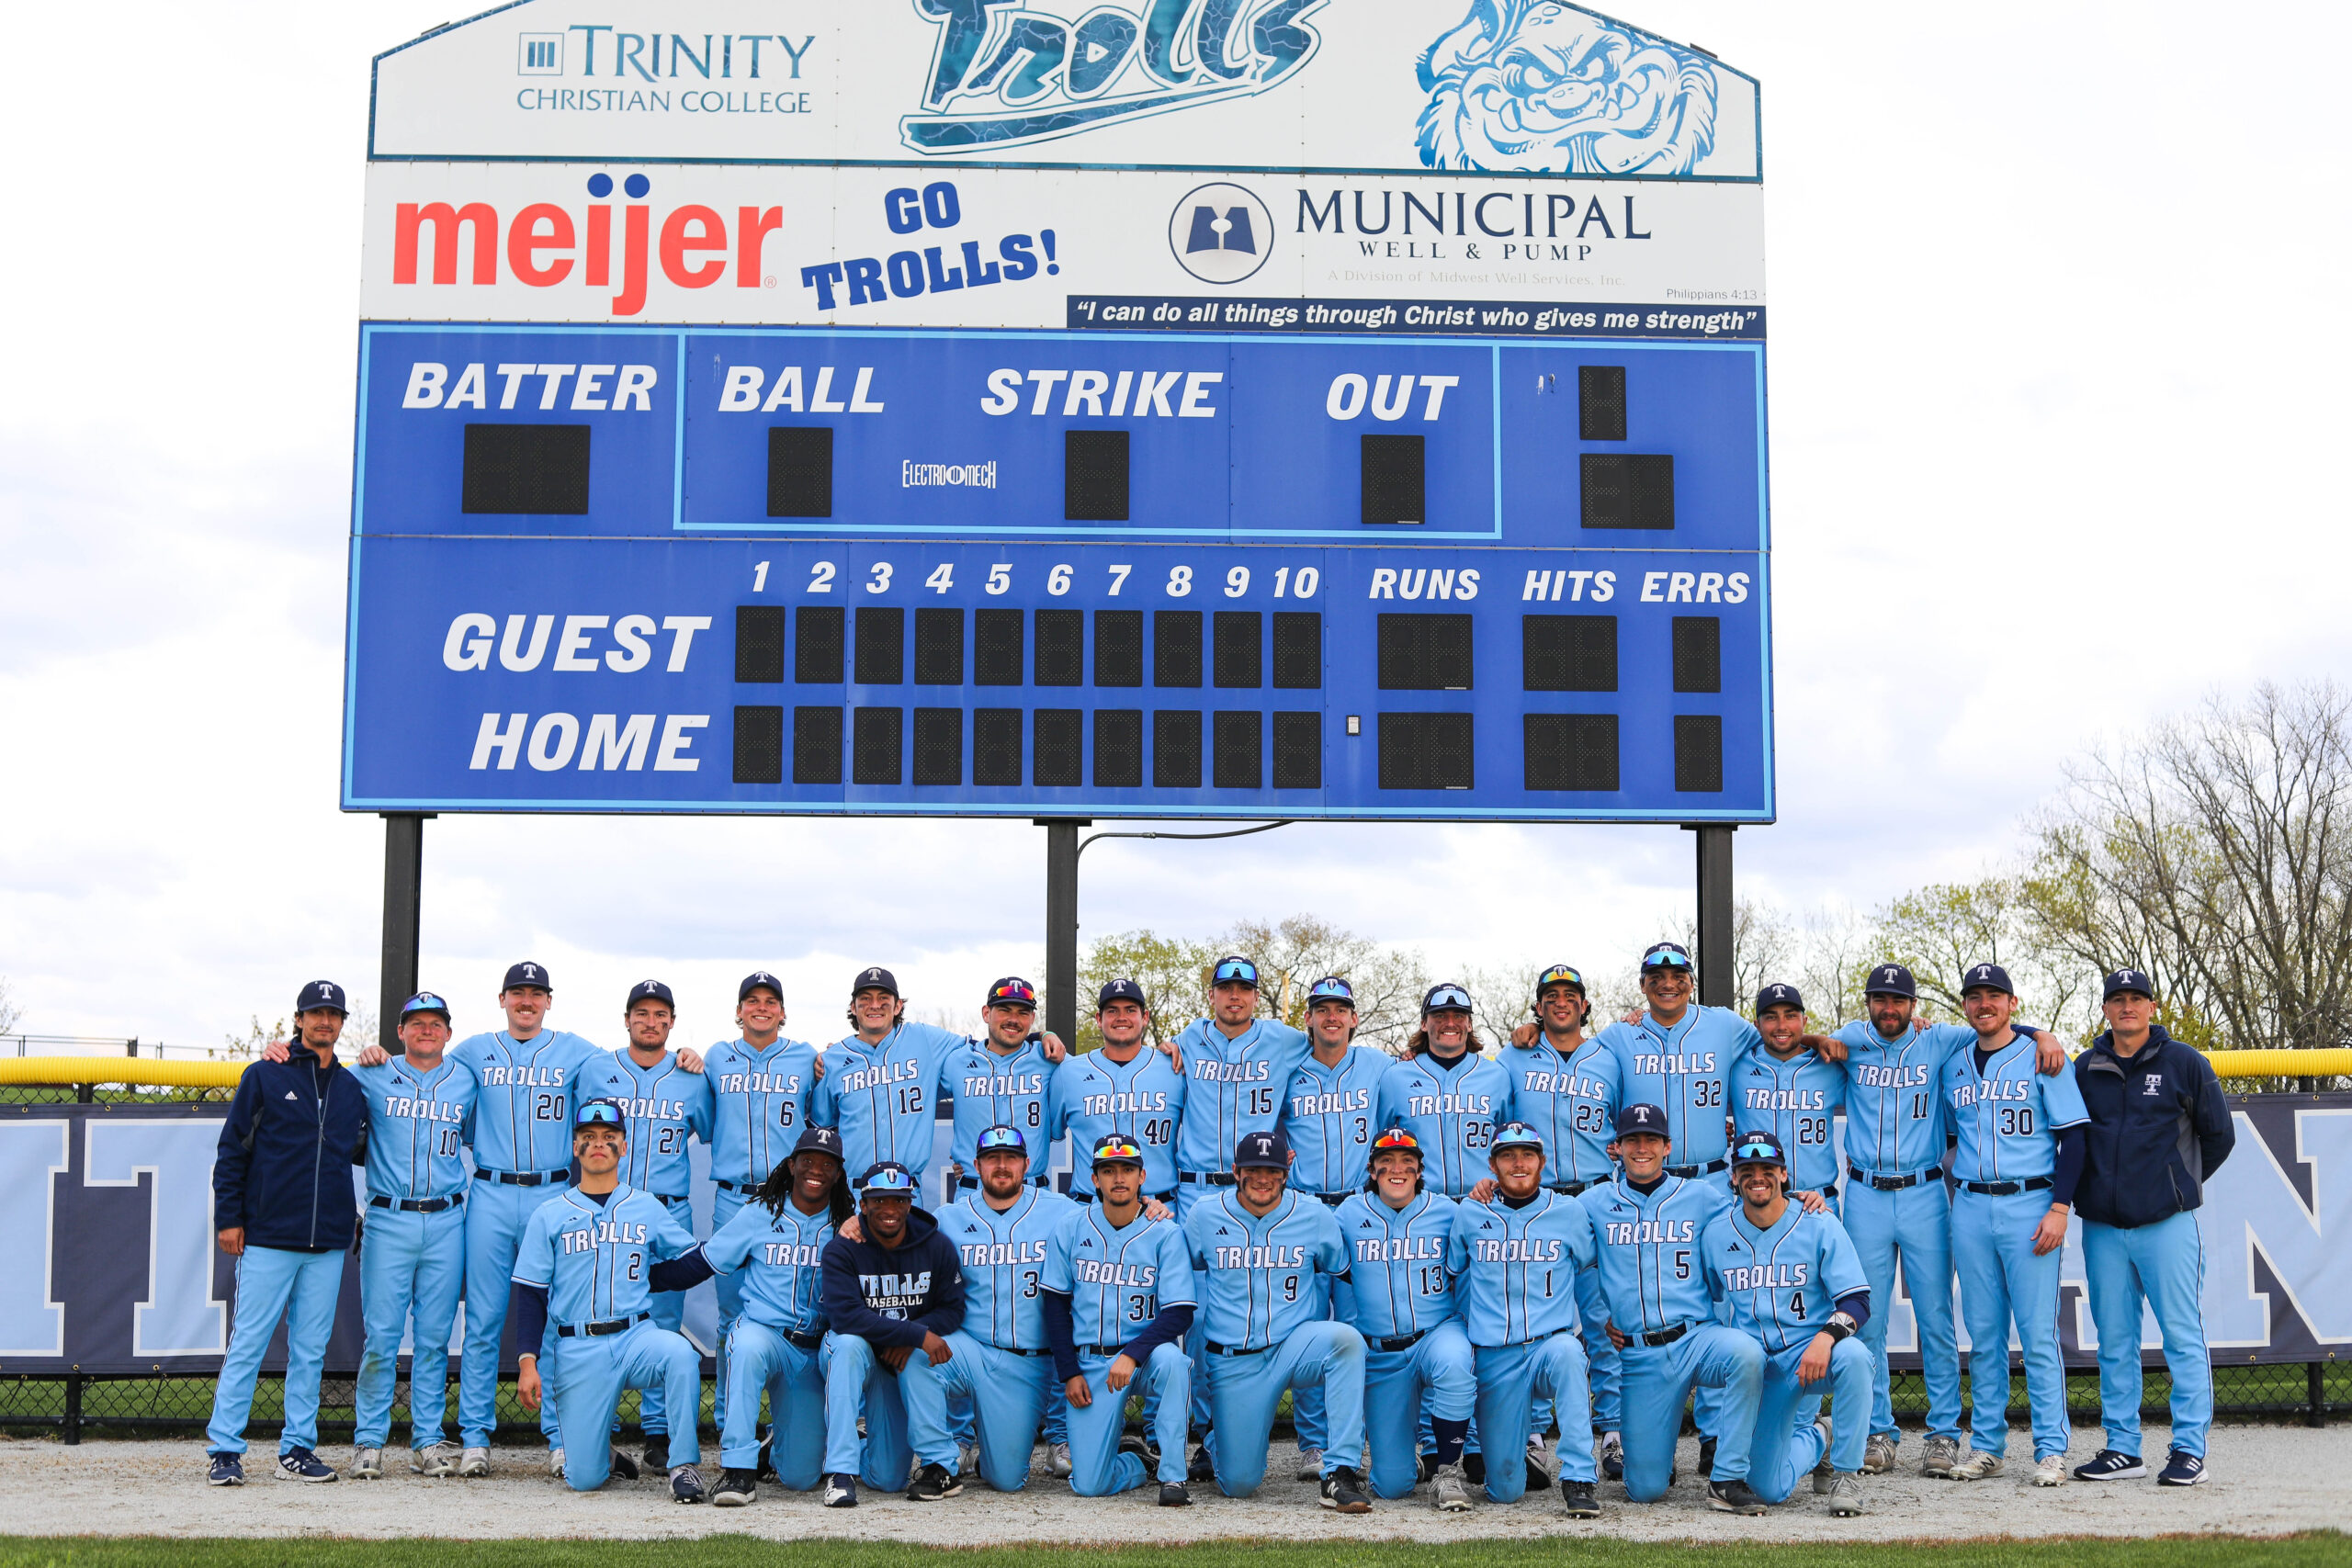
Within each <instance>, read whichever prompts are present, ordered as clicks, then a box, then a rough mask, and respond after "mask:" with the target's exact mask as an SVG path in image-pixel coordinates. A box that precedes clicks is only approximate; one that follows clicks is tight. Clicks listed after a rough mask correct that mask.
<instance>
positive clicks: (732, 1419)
mask: <svg viewBox="0 0 2352 1568" xmlns="http://www.w3.org/2000/svg"><path fill="white" fill-rule="evenodd" d="M817 1360H818V1349H817V1348H816V1347H814V1346H810V1347H806V1348H804V1347H802V1346H799V1345H796V1344H794V1343H793V1342H792V1341H791V1340H789V1339H786V1337H784V1333H783V1331H782V1330H781V1329H776V1328H771V1327H770V1326H768V1325H766V1324H764V1323H759V1322H755V1321H753V1320H752V1319H751V1318H748V1317H739V1318H737V1319H736V1320H735V1326H734V1327H733V1328H731V1329H729V1331H728V1335H727V1375H728V1376H729V1378H731V1379H733V1380H734V1383H735V1387H734V1389H733V1391H732V1393H730V1394H729V1399H728V1404H727V1422H726V1425H725V1426H723V1427H720V1428H719V1435H718V1462H719V1463H720V1464H721V1465H722V1466H724V1467H725V1468H727V1469H729V1470H756V1469H758V1468H759V1463H760V1395H761V1394H762V1393H766V1394H767V1396H768V1421H769V1424H770V1427H771V1429H772V1430H773V1431H774V1433H775V1445H774V1446H773V1447H772V1448H771V1449H770V1450H768V1457H769V1459H770V1460H771V1461H772V1462H773V1463H774V1464H775V1474H776V1479H777V1480H778V1481H779V1482H781V1483H784V1484H785V1485H786V1486H788V1487H790V1488H791V1489H792V1490H794V1491H795V1492H806V1491H808V1490H809V1489H810V1488H811V1487H813V1486H815V1485H816V1484H817V1483H819V1482H820V1481H821V1480H823V1479H824V1476H825V1374H824V1372H823V1371H822V1370H821V1369H820V1367H819V1366H818V1364H817Z"/></svg>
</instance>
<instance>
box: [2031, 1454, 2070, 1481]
mask: <svg viewBox="0 0 2352 1568" xmlns="http://www.w3.org/2000/svg"><path fill="white" fill-rule="evenodd" d="M2033 1483H2034V1484H2035V1485H2036V1486H2064V1485H2065V1484H2066V1456H2065V1455H2064V1454H2050V1455H2047V1456H2046V1457H2044V1458H2041V1459H2038V1460H2036V1461H2034V1462H2033Z"/></svg>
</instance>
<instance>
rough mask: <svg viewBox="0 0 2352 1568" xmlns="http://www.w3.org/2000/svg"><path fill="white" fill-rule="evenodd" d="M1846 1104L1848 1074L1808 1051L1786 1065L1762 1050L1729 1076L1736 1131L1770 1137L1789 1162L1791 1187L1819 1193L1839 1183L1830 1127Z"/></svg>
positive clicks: (1743, 1059) (1805, 1048)
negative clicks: (1776, 1140) (1768, 1135)
mask: <svg viewBox="0 0 2352 1568" xmlns="http://www.w3.org/2000/svg"><path fill="white" fill-rule="evenodd" d="M1845 1103H1846V1069H1845V1068H1844V1067H1842V1066H1838V1064H1837V1063H1835V1062H1825V1061H1823V1060H1822V1059H1821V1057H1820V1055H1819V1054H1817V1053H1816V1052H1815V1051H1814V1050H1813V1049H1812V1048H1811V1047H1809V1046H1800V1047H1798V1049H1797V1052H1796V1054H1795V1055H1792V1056H1790V1057H1787V1058H1786V1059H1783V1058H1781V1057H1779V1056H1776V1055H1772V1053H1771V1052H1770V1050H1769V1049H1768V1048H1766V1047H1765V1046H1763V1045H1760V1044H1759V1045H1758V1046H1757V1047H1756V1049H1754V1050H1753V1051H1750V1052H1749V1053H1748V1054H1747V1055H1745V1056H1743V1057H1741V1058H1740V1059H1739V1063H1738V1065H1737V1066H1734V1067H1733V1068H1732V1073H1731V1120H1732V1126H1733V1128H1734V1129H1735V1130H1736V1131H1738V1132H1741V1133H1770V1134H1772V1135H1773V1136H1774V1137H1776V1138H1778V1139H1780V1140H1781V1152H1782V1153H1784V1154H1786V1155H1787V1156H1788V1157H1789V1185H1790V1186H1792V1187H1794V1188H1796V1189H1798V1190H1802V1191H1808V1192H1818V1191H1820V1190H1821V1189H1823V1188H1824V1187H1826V1186H1828V1185H1830V1184H1831V1183H1833V1182H1835V1181H1836V1180H1837V1179H1838V1150H1837V1147H1836V1145H1833V1144H1832V1143H1831V1142H1830V1138H1829V1134H1830V1126H1829V1123H1830V1122H1831V1121H1832V1120H1833V1119H1834V1118H1835V1116H1836V1114H1837V1112H1838V1111H1839V1110H1840V1109H1842V1108H1843V1107H1844V1105H1845Z"/></svg>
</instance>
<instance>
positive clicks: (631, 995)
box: [621, 980, 678, 1012]
mask: <svg viewBox="0 0 2352 1568" xmlns="http://www.w3.org/2000/svg"><path fill="white" fill-rule="evenodd" d="M639 1002H660V1003H661V1004H662V1006H663V1007H665V1008H668V1009H669V1010H671V1011H672V1012H675V1011H677V1010H678V998H675V997H673V996H672V995H671V994H670V987H667V986H665V985H663V984H662V982H661V981H659V980H639V982H638V983H637V984H636V985H634V986H631V987H629V988H628V1002H627V1003H625V1004H624V1005H623V1006H622V1009H621V1010H622V1011H623V1012H627V1011H628V1010H629V1009H630V1008H633V1007H635V1006H636V1005H637V1004H638V1003H639Z"/></svg>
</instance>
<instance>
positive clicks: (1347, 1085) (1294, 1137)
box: [1282, 1045, 1397, 1192]
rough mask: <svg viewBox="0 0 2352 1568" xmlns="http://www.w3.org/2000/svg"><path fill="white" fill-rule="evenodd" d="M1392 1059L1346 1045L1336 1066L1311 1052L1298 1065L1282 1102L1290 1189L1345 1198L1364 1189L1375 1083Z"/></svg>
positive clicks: (1375, 1100)
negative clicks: (1352, 1192)
mask: <svg viewBox="0 0 2352 1568" xmlns="http://www.w3.org/2000/svg"><path fill="white" fill-rule="evenodd" d="M1396 1060H1397V1059H1396V1058H1395V1057H1394V1056H1391V1055H1388V1053H1387V1052H1385V1051H1376V1050H1374V1049H1373V1048H1372V1047H1371V1046H1369V1045H1351V1046H1349V1047H1348V1049H1347V1052H1346V1054H1345V1055H1342V1056H1341V1057H1340V1060H1339V1063H1338V1065H1337V1066H1328V1067H1327V1066H1324V1065H1323V1064H1322V1063H1321V1062H1319V1061H1317V1060H1316V1059H1315V1055H1314V1053H1313V1052H1312V1051H1310V1052H1309V1053H1308V1054H1307V1055H1305V1056H1303V1057H1301V1058H1300V1059H1299V1064H1298V1070H1297V1071H1296V1072H1295V1073H1293V1074H1291V1076H1290V1087H1289V1089H1288V1090H1287V1091H1286V1092H1285V1093H1284V1095H1283V1115H1282V1130H1283V1136H1284V1137H1286V1138H1288V1139H1289V1140H1290V1148H1291V1154H1292V1155H1293V1156H1295V1157H1294V1158H1293V1159H1292V1160H1291V1166H1290V1184H1291V1185H1292V1186H1293V1187H1295V1188H1297V1189H1298V1190H1300V1191H1302V1192H1349V1191H1354V1190H1360V1189H1362V1188H1363V1184H1364V1178H1365V1176H1366V1174H1367V1172H1368V1169H1369V1165H1370V1161H1371V1158H1372V1133H1373V1117H1374V1114H1375V1113H1376V1111H1378V1109H1379V1102H1380V1077H1381V1075H1382V1074H1383V1073H1385V1072H1386V1071H1387V1070H1388V1069H1389V1068H1390V1067H1391V1066H1395V1065H1396Z"/></svg>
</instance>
